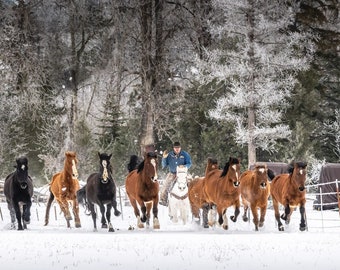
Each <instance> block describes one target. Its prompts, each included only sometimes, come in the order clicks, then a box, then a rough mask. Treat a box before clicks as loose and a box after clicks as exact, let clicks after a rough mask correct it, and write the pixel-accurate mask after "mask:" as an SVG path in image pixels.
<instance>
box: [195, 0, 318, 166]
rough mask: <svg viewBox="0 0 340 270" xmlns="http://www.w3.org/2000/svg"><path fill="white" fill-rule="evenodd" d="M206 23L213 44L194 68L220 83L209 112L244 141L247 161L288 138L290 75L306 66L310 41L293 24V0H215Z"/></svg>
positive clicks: (252, 159)
mask: <svg viewBox="0 0 340 270" xmlns="http://www.w3.org/2000/svg"><path fill="white" fill-rule="evenodd" d="M213 8H214V9H215V12H216V14H218V16H216V19H215V20H214V21H212V22H211V24H210V26H211V28H210V29H211V33H212V38H213V39H214V41H215V44H216V45H215V46H214V47H211V48H208V49H207V51H206V59H205V61H204V62H203V63H202V62H200V63H201V65H200V66H199V67H198V68H199V71H198V74H199V77H201V78H202V77H203V75H204V79H205V80H214V79H217V80H218V81H222V82H224V85H225V95H224V96H222V97H218V99H217V101H216V108H215V109H213V110H211V111H210V112H209V115H210V116H211V117H213V118H215V119H218V120H221V121H228V122H233V123H234V126H235V134H234V135H235V139H236V142H237V143H239V144H241V145H243V144H246V145H247V146H248V163H249V164H253V163H254V162H256V149H257V148H260V149H263V150H266V151H275V144H276V141H277V140H278V139H282V138H284V139H288V138H289V136H290V130H289V127H288V126H287V125H286V124H285V123H284V122H283V121H282V114H283V112H284V111H285V109H286V108H287V105H288V104H287V102H286V98H287V97H289V96H290V93H291V90H292V89H293V88H294V85H295V84H296V79H295V78H296V74H297V72H299V71H301V70H305V69H307V68H308V65H309V62H310V60H311V57H312V55H313V45H312V42H311V38H310V36H309V35H308V33H304V32H300V31H298V29H297V26H296V23H295V15H296V12H297V10H298V6H297V5H296V1H291V2H290V1H281V0H279V1H269V0H261V1H255V0H240V1H233V0H215V1H213Z"/></svg>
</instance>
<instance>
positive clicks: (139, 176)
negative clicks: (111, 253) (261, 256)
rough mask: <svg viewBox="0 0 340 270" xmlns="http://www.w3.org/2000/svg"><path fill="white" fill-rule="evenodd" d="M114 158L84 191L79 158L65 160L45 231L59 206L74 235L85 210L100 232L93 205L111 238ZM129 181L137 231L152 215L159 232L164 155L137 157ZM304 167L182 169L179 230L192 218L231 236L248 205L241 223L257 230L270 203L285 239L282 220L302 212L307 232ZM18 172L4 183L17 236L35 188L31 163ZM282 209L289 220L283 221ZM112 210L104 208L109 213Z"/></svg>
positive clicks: (212, 163)
mask: <svg viewBox="0 0 340 270" xmlns="http://www.w3.org/2000/svg"><path fill="white" fill-rule="evenodd" d="M111 156H112V155H108V154H106V153H98V158H99V170H98V172H94V173H92V174H91V175H90V176H89V177H88V178H87V181H86V184H85V186H83V187H82V188H80V186H79V180H78V171H77V164H78V159H77V155H76V153H75V152H71V151H68V152H65V161H64V168H63V170H62V171H60V172H58V173H56V174H55V175H53V177H52V180H51V182H50V186H49V191H50V194H49V199H48V202H47V207H46V213H45V226H46V225H48V223H49V212H50V208H51V204H52V202H53V201H54V200H55V201H56V202H57V203H58V204H59V206H60V209H61V211H62V212H63V214H64V217H65V220H66V223H67V227H69V228H70V227H71V224H70V221H71V220H72V219H73V218H72V215H71V212H70V208H72V212H73V216H74V222H75V227H76V228H79V227H81V222H80V218H79V204H82V205H84V207H86V209H87V211H88V215H91V216H92V220H93V227H94V231H97V224H96V220H97V213H96V209H95V205H97V206H98V207H99V210H100V213H101V227H102V228H108V230H109V232H113V231H114V228H113V226H112V223H111V210H112V208H113V210H114V215H115V216H119V215H120V214H121V213H120V211H119V210H118V209H117V200H116V183H115V180H114V178H113V175H112V174H113V172H112V166H111V163H110V159H111ZM127 167H128V174H127V176H126V179H125V189H126V194H127V196H128V198H129V201H130V203H131V206H132V207H133V211H134V214H135V216H136V219H137V227H138V228H144V227H145V226H146V227H149V226H150V220H151V210H152V224H153V228H154V229H160V222H159V219H158V201H159V178H158V155H157V153H156V152H153V151H150V152H147V153H145V154H144V157H143V158H142V159H139V158H138V157H137V156H135V155H133V156H131V157H130V162H129V164H128V166H127ZM306 167H307V164H306V163H304V162H293V163H291V164H290V165H289V168H288V173H284V174H278V175H276V176H275V175H274V173H273V171H271V170H270V169H268V168H267V165H266V164H265V163H258V164H256V165H255V167H254V168H253V169H249V170H247V171H245V172H243V173H241V170H240V160H239V159H238V158H235V157H230V158H229V160H228V161H227V162H226V164H225V165H224V166H223V168H222V169H220V167H219V163H218V162H217V160H215V159H212V158H208V161H207V165H206V169H205V174H204V176H202V177H195V178H192V177H190V176H189V174H188V171H187V169H186V167H178V168H177V175H176V179H175V181H174V183H173V186H172V188H171V191H170V194H169V206H168V213H169V218H170V219H171V220H172V221H173V222H178V220H179V219H181V220H182V222H183V224H185V223H186V222H188V216H189V213H192V216H193V218H194V219H195V220H196V222H197V223H199V224H202V226H203V227H204V228H209V227H210V226H215V225H216V224H218V225H220V226H221V227H222V228H223V229H225V230H227V229H228V220H229V218H230V220H231V221H233V222H236V221H237V218H238V216H239V214H240V212H241V205H243V210H244V212H243V215H242V219H243V221H248V220H249V218H248V216H250V212H249V209H250V211H251V213H252V216H253V223H254V225H255V230H256V231H258V230H259V228H261V227H262V226H263V225H264V221H265V216H266V210H267V207H268V200H269V198H270V197H271V198H272V202H273V207H274V215H275V219H276V222H277V225H278V230H279V231H283V230H284V226H283V224H282V222H281V220H283V221H284V222H285V223H286V224H289V222H290V218H291V215H292V213H293V211H294V209H295V208H296V207H298V206H299V209H300V215H301V220H300V228H299V229H300V230H301V231H304V230H306V229H307V221H306V213H305V203H306V199H305V195H306V189H305V181H306ZM15 168H16V170H15V172H13V173H11V174H9V175H8V176H7V177H6V179H5V184H4V193H5V196H6V201H7V204H8V209H9V211H10V216H11V228H15V221H17V225H18V227H17V229H18V230H24V229H27V224H29V222H30V215H31V214H30V208H31V205H32V201H31V198H32V196H33V183H32V179H31V177H30V176H29V174H28V161H27V158H26V157H20V158H18V159H17V160H16V166H15ZM280 205H282V206H283V208H284V212H283V214H282V215H280V213H279V210H280V209H279V206H280ZM105 207H106V208H105ZM230 207H233V214H232V215H231V216H230V217H229V218H228V216H227V209H228V208H230ZM130 228H132V227H130Z"/></svg>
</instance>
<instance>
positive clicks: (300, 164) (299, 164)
mask: <svg viewBox="0 0 340 270" xmlns="http://www.w3.org/2000/svg"><path fill="white" fill-rule="evenodd" d="M294 164H296V165H297V168H302V169H304V168H306V167H307V163H306V162H303V161H298V162H291V163H290V164H289V165H288V173H289V174H293V172H294Z"/></svg>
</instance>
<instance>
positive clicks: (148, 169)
mask: <svg viewBox="0 0 340 270" xmlns="http://www.w3.org/2000/svg"><path fill="white" fill-rule="evenodd" d="M131 161H132V160H130V167H131V168H134V166H131ZM157 166H158V160H157V154H156V153H154V152H148V153H146V154H145V155H144V160H143V161H142V163H140V164H139V165H138V168H137V169H134V170H132V171H131V172H130V173H129V174H128V176H127V177H126V180H125V189H126V193H127V195H128V197H129V200H130V203H131V205H132V207H133V209H134V213H135V216H136V218H137V226H138V228H144V224H143V223H144V222H146V225H147V226H149V225H150V211H151V208H152V213H153V228H154V229H159V228H160V225H159V220H158V201H159V197H158V193H159V183H158V181H157V180H158V176H157ZM137 203H138V205H139V206H140V210H141V212H142V216H140V210H139V208H138V205H137Z"/></svg>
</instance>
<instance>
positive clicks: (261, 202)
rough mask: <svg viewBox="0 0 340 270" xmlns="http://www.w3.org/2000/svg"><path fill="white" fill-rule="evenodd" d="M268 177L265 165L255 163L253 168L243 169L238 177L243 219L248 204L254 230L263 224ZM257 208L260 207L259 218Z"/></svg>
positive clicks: (244, 218)
mask: <svg viewBox="0 0 340 270" xmlns="http://www.w3.org/2000/svg"><path fill="white" fill-rule="evenodd" d="M269 175H271V174H269ZM268 177H269V176H268V168H267V165H266V164H256V165H255V168H254V169H253V170H248V171H245V172H244V173H242V175H241V178H240V192H241V198H242V203H243V207H244V214H243V221H248V217H247V211H248V209H249V205H250V209H251V212H252V215H253V222H254V224H255V230H256V231H258V230H259V227H262V226H263V224H264V219H265V216H266V212H267V204H268V197H269V195H270V185H269V181H268ZM258 208H259V209H260V220H259V216H258V212H257V211H258Z"/></svg>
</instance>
